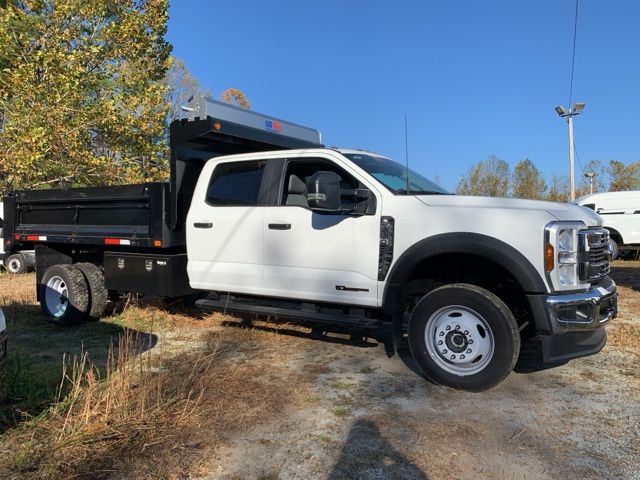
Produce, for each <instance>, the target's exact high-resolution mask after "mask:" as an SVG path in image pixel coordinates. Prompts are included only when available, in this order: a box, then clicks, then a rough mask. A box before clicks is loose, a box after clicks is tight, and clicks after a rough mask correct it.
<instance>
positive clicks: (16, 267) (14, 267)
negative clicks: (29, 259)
mask: <svg viewBox="0 0 640 480" xmlns="http://www.w3.org/2000/svg"><path fill="white" fill-rule="evenodd" d="M21 268H22V261H20V260H19V259H17V258H12V259H11V260H9V263H8V265H7V270H9V272H11V273H17V272H19V271H20V269H21Z"/></svg>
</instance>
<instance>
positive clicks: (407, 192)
mask: <svg viewBox="0 0 640 480" xmlns="http://www.w3.org/2000/svg"><path fill="white" fill-rule="evenodd" d="M396 193H397V194H398V195H451V194H450V193H447V192H436V191H435V190H407V189H406V188H401V189H400V190H396Z"/></svg>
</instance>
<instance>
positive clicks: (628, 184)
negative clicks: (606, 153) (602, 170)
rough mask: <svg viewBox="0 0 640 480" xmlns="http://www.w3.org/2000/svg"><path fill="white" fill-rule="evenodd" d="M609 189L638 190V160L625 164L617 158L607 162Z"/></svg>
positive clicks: (639, 179)
mask: <svg viewBox="0 0 640 480" xmlns="http://www.w3.org/2000/svg"><path fill="white" fill-rule="evenodd" d="M607 170H608V173H609V191H611V192H619V191H623V190H640V162H633V163H630V164H629V165H625V164H624V163H622V162H621V161H619V160H611V161H610V162H609V168H608V169H607Z"/></svg>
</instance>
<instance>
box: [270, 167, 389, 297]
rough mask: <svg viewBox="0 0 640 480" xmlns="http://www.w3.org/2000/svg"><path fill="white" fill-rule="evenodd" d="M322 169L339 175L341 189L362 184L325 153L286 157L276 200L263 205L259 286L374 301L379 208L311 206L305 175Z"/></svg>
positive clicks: (285, 293)
mask: <svg viewBox="0 0 640 480" xmlns="http://www.w3.org/2000/svg"><path fill="white" fill-rule="evenodd" d="M327 170H328V171H334V172H336V173H338V174H339V175H340V177H341V179H342V186H343V189H354V188H362V187H363V185H362V183H361V182H360V181H358V180H356V179H355V177H354V176H353V175H351V174H349V173H347V172H346V171H345V170H344V169H343V168H341V167H340V166H338V165H337V164H335V163H333V162H331V161H330V160H328V159H327V160H325V159H318V158H315V159H314V158H312V159H304V160H302V159H300V160H292V161H289V162H288V164H287V166H286V167H285V169H284V175H283V177H284V178H283V182H282V189H281V192H280V198H279V200H278V203H279V204H278V205H276V206H269V207H265V220H264V279H265V284H264V292H265V294H266V295H270V296H276V297H288V298H297V299H303V300H310V301H322V302H331V303H342V304H351V305H363V306H376V304H377V295H378V292H377V284H378V282H377V275H378V250H379V236H380V215H379V213H377V212H379V211H380V208H379V207H378V208H377V212H376V213H372V212H370V213H371V214H367V215H359V216H356V215H349V214H335V215H334V214H323V213H315V212H312V211H311V210H310V209H309V207H308V206H307V202H306V196H305V193H306V179H307V178H309V177H310V176H311V175H313V173H315V172H316V171H327ZM373 194H374V193H373V192H372V195H373ZM347 201H348V200H347Z"/></svg>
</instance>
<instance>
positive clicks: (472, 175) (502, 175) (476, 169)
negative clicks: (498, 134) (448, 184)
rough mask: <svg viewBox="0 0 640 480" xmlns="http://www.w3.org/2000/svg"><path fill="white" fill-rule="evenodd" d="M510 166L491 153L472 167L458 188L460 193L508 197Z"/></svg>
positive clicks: (457, 190)
mask: <svg viewBox="0 0 640 480" xmlns="http://www.w3.org/2000/svg"><path fill="white" fill-rule="evenodd" d="M510 178H511V174H510V168H509V164H508V163H507V162H505V161H504V160H502V159H500V158H498V157H496V156H495V155H491V156H490V157H489V158H487V159H486V160H482V161H480V162H478V163H477V164H476V165H474V166H473V167H471V168H470V169H469V171H468V172H467V175H466V176H465V177H463V178H461V179H460V181H459V182H458V186H457V188H456V193H458V194H459V195H482V196H488V197H506V196H508V195H509V187H510V185H509V184H510V181H509V180H510Z"/></svg>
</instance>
